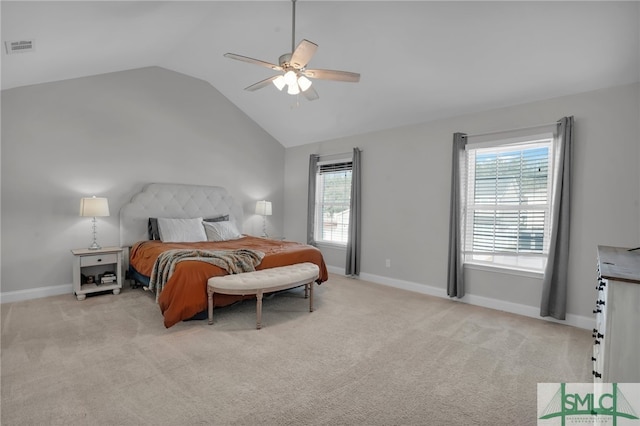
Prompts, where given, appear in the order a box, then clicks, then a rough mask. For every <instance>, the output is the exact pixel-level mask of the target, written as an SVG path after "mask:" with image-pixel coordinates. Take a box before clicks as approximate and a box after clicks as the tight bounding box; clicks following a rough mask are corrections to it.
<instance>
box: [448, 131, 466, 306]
mask: <svg viewBox="0 0 640 426" xmlns="http://www.w3.org/2000/svg"><path fill="white" fill-rule="evenodd" d="M466 145H467V135H466V134H464V133H454V134H453V159H452V163H451V165H452V167H451V169H452V170H451V203H450V217H449V269H448V275H447V294H448V295H449V297H459V298H460V297H463V296H464V269H463V260H462V247H461V245H462V238H461V235H462V223H461V222H462V218H461V206H463V205H464V202H465V200H464V197H465V196H466V193H465V191H464V185H463V183H464V180H465V179H466V177H465V176H463V174H464V168H463V167H462V165H461V162H462V161H463V160H464V158H465V146H466Z"/></svg>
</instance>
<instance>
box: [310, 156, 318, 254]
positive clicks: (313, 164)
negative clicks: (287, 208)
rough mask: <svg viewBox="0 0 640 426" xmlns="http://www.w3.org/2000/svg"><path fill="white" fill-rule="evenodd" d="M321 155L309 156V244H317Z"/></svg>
mask: <svg viewBox="0 0 640 426" xmlns="http://www.w3.org/2000/svg"><path fill="white" fill-rule="evenodd" d="M319 158H320V156H319V155H316V154H311V155H310V156H309V190H308V198H307V244H310V245H312V246H315V245H316V238H315V235H314V234H315V218H316V173H317V169H318V159H319Z"/></svg>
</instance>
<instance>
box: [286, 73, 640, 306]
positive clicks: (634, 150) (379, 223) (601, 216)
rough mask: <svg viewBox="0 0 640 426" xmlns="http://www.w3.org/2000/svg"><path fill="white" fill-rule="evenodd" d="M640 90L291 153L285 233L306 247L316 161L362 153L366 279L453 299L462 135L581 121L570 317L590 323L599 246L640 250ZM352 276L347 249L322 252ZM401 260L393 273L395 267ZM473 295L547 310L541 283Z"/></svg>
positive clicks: (474, 283) (493, 277) (522, 281)
mask: <svg viewBox="0 0 640 426" xmlns="http://www.w3.org/2000/svg"><path fill="white" fill-rule="evenodd" d="M639 87H640V85H638V84H634V85H627V86H621V87H614V88H610V89H606V90H599V91H595V92H589V93H583V94H577V95H572V96H566V97H561V98H557V99H552V100H547V101H541V102H535V103H530V104H525V105H519V106H515V107H511V108H504V109H499V110H494V111H487V112H483V113H479V114H472V115H467V116H462V117H457V118H453V119H447V120H440V121H435V122H429V123H424V124H420V125H414V126H407V127H402V128H397V129H392V130H387V131H381V132H375V133H370V134H364V135H357V136H353V137H347V138H342V139H338V140H331V141H325V142H321V143H316V144H312V145H305V146H300V147H295V148H289V149H287V150H286V172H285V234H286V235H287V236H288V237H289V238H292V239H298V240H304V238H305V229H306V225H305V223H306V200H307V167H308V157H309V154H311V153H316V154H321V155H326V154H334V153H342V152H350V150H351V149H352V147H354V146H358V147H360V148H361V149H362V150H363V153H362V162H363V164H362V181H363V191H362V203H363V206H362V210H363V214H362V243H363V247H362V272H363V273H365V274H369V275H370V276H374V277H377V278H380V281H384V279H385V278H392V279H394V280H399V281H401V282H406V283H409V284H412V285H418V286H432V287H435V288H437V289H441V294H445V289H446V278H447V250H448V246H447V244H448V243H447V239H448V227H449V197H450V173H451V155H452V154H451V140H452V134H453V133H454V132H456V131H461V132H466V133H468V134H478V133H485V132H491V131H499V130H507V129H512V128H518V127H527V126H532V125H538V124H543V123H552V122H555V121H556V120H557V119H559V118H560V117H563V116H569V115H573V116H575V120H576V129H575V153H574V164H575V168H574V176H573V177H574V182H575V184H574V192H573V199H572V202H573V212H572V223H571V237H572V242H571V256H570V265H569V266H570V274H569V297H568V312H569V313H570V314H575V315H580V316H584V317H590V316H591V315H592V314H591V311H592V309H593V304H594V300H595V299H594V298H595V290H594V284H595V264H596V246H597V245H598V244H604V245H615V246H628V247H635V246H639V245H640V229H639V223H640V221H639V218H640V211H639V207H638V196H639V194H640V175H639V172H638V169H639V167H638V164H639V161H638V160H639V155H640V154H639V146H640V143H639V141H640V133H639V128H638V121H639V116H640V108H639V106H638V99H639V97H640V88H639ZM322 251H323V253H325V255H326V258H327V262H328V263H329V264H330V265H333V266H336V267H339V268H343V267H344V252H343V251H342V250H336V249H330V248H327V247H322ZM385 259H391V267H390V268H386V267H385ZM466 281H467V289H468V293H469V295H470V296H476V297H480V298H489V299H495V300H502V301H504V302H506V303H514V304H519V305H526V306H530V307H533V308H534V309H538V307H539V301H540V294H541V280H540V279H539V278H536V277H529V276H520V275H511V274H500V273H495V272H487V271H484V270H475V269H474V270H468V271H467V280H466Z"/></svg>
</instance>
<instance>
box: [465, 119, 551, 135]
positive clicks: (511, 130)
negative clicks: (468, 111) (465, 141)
mask: <svg viewBox="0 0 640 426" xmlns="http://www.w3.org/2000/svg"><path fill="white" fill-rule="evenodd" d="M558 123H560V121H556V122H553V123H544V124H538V125H536V126H528V127H517V128H515V129H507V130H498V131H496V132H487V133H476V134H473V135H464V137H466V138H469V137H478V136H489V135H497V134H498V133H508V132H516V131H518V130H529V129H535V128H538V127H547V126H553V125H555V124H558Z"/></svg>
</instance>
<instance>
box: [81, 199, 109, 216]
mask: <svg viewBox="0 0 640 426" xmlns="http://www.w3.org/2000/svg"><path fill="white" fill-rule="evenodd" d="M80 216H90V217H98V216H109V202H108V201H107V199H106V198H101V197H91V198H82V199H80Z"/></svg>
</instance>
